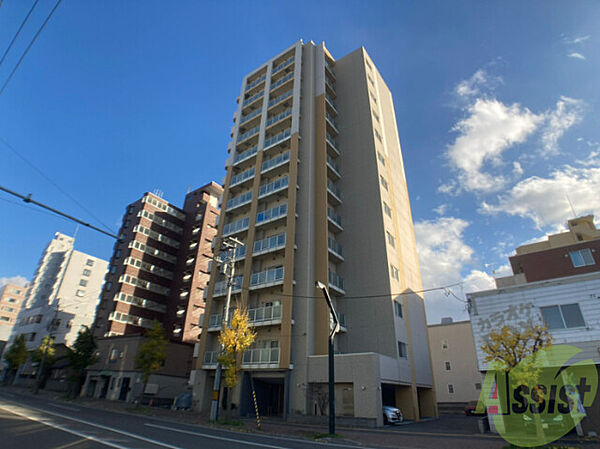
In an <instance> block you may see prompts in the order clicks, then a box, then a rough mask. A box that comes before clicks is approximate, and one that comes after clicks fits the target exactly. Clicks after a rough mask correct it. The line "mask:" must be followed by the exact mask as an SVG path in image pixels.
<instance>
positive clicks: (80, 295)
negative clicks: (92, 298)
mask: <svg viewBox="0 0 600 449" xmlns="http://www.w3.org/2000/svg"><path fill="white" fill-rule="evenodd" d="M75 294H76V295H77V296H79V297H80V298H81V297H82V296H83V295H85V291H83V290H77V293H75Z"/></svg>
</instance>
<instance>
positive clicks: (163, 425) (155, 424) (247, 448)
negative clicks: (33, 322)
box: [0, 392, 365, 449]
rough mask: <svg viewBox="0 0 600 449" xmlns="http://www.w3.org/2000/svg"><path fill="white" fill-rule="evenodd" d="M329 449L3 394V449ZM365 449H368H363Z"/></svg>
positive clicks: (304, 442)
mask: <svg viewBox="0 0 600 449" xmlns="http://www.w3.org/2000/svg"><path fill="white" fill-rule="evenodd" d="M107 447H111V448H116V449H141V448H144V449H146V448H147V449H159V448H160V449H165V448H167V449H188V448H189V449H192V448H193V449H203V448H206V449H213V448H214V449H233V448H243V449H253V448H257V447H258V448H270V449H300V448H308V449H313V448H314V449H316V448H319V449H325V448H332V449H334V448H340V449H341V448H356V447H357V446H353V445H348V444H338V443H332V444H328V443H320V442H319V443H317V442H312V441H309V440H300V439H293V438H285V437H277V436H261V435H255V434H244V433H238V432H230V431H225V430H221V429H214V428H210V427H200V426H193V425H187V424H181V423H173V422H170V421H164V420H159V419H154V418H148V417H144V416H136V415H128V414H123V413H115V412H107V411H104V410H97V409H91V408H87V407H80V406H77V405H68V404H64V403H60V402H54V401H50V400H48V399H45V398H33V397H31V396H25V395H18V394H14V393H8V392H0V448H2V449H84V448H85V449H100V448H102V449H105V448H107ZM361 448H365V447H364V446H361Z"/></svg>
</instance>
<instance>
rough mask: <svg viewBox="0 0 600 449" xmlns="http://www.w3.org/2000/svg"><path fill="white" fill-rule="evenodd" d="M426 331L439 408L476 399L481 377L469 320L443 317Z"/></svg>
mask: <svg viewBox="0 0 600 449" xmlns="http://www.w3.org/2000/svg"><path fill="white" fill-rule="evenodd" d="M427 331H428V333H429V344H430V345H431V346H430V348H429V351H430V352H431V360H432V363H433V377H434V378H435V391H436V396H437V401H438V404H439V406H440V408H442V407H449V406H452V405H465V404H467V403H468V402H470V401H476V400H478V399H479V394H480V393H481V384H482V382H483V380H482V376H481V373H480V372H479V368H478V366H477V356H476V350H475V343H474V342H473V331H472V330H471V322H470V321H458V322H452V319H451V318H450V319H443V320H442V324H432V325H429V326H428V327H427Z"/></svg>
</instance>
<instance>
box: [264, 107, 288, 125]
mask: <svg viewBox="0 0 600 449" xmlns="http://www.w3.org/2000/svg"><path fill="white" fill-rule="evenodd" d="M290 115H292V110H291V109H286V110H285V111H283V112H282V113H281V114H277V115H275V116H273V117H271V118H269V119H268V120H267V125H266V126H271V125H272V124H273V123H277V122H278V121H280V120H283V119H284V118H286V117H289V116H290Z"/></svg>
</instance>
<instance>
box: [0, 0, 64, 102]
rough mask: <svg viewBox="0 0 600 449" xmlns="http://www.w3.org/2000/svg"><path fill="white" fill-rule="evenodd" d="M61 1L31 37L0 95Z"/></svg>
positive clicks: (59, 0) (0, 90)
mask: <svg viewBox="0 0 600 449" xmlns="http://www.w3.org/2000/svg"><path fill="white" fill-rule="evenodd" d="M61 2H62V0H58V1H57V2H56V4H55V5H54V8H52V10H51V11H50V14H48V16H47V17H46V19H45V20H44V23H42V26H41V27H40V28H39V30H37V33H35V35H34V36H33V39H31V42H30V43H29V45H28V46H27V48H26V49H25V51H24V52H23V54H22V55H21V57H20V58H19V61H18V62H17V65H16V66H15V68H14V69H13V70H12V72H10V75H9V76H8V79H7V80H6V82H5V83H4V85H3V86H2V89H0V95H2V93H3V92H4V89H6V86H8V83H9V82H10V80H11V79H12V77H13V76H14V74H15V73H16V71H17V69H18V68H19V66H20V65H21V63H22V62H23V59H25V56H27V53H29V50H31V47H33V44H34V43H35V41H36V40H37V38H38V36H39V35H40V34H41V33H42V30H43V29H44V27H45V26H46V24H47V23H48V22H49V21H50V18H51V17H52V15H53V14H54V11H56V8H58V5H60V3H61Z"/></svg>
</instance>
